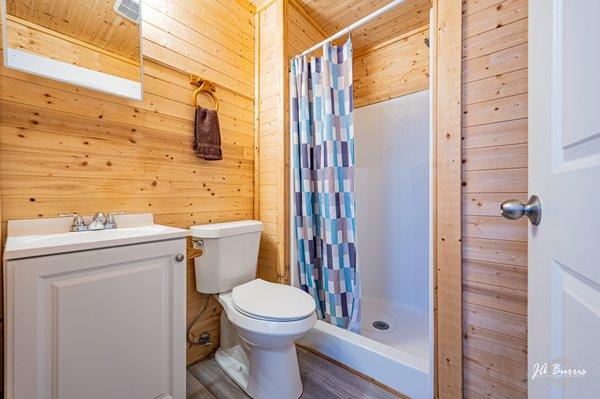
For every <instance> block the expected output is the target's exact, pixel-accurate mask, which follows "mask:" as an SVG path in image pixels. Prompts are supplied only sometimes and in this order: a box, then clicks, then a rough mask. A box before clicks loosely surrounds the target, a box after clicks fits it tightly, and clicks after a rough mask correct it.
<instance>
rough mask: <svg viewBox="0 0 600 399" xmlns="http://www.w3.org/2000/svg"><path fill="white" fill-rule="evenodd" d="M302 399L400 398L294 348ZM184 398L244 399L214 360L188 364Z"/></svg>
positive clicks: (241, 391)
mask: <svg viewBox="0 0 600 399" xmlns="http://www.w3.org/2000/svg"><path fill="white" fill-rule="evenodd" d="M298 363H299V366H300V376H301V377H302V383H303V386H304V392H303V393H302V396H301V398H302V399H371V398H373V399H399V398H400V397H399V396H397V395H394V394H392V393H391V392H389V391H387V390H385V389H383V388H381V387H380V386H378V385H376V384H373V383H372V382H370V381H367V380H365V379H364V378H361V377H359V376H357V375H356V374H353V373H351V372H350V371H348V370H346V369H344V368H342V367H340V366H338V365H336V364H334V363H331V362H329V361H327V360H325V359H323V358H322V357H319V356H317V355H315V354H314V353H311V352H309V351H307V350H305V349H302V348H298ZM187 397H188V399H213V398H217V399H248V396H247V395H246V394H245V393H244V391H243V390H242V389H241V388H239V387H238V386H237V385H236V384H235V383H234V382H233V381H232V380H231V379H230V378H229V377H228V376H227V374H225V372H224V371H223V370H221V368H220V367H219V365H218V364H217V362H216V361H215V359H214V357H213V358H210V359H207V360H204V361H201V362H198V363H195V364H192V365H191V366H189V367H188V372H187Z"/></svg>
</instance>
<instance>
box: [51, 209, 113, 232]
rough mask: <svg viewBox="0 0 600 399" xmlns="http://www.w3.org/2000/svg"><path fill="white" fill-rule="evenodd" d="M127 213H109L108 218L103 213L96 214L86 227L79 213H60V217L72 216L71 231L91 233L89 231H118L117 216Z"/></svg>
mask: <svg viewBox="0 0 600 399" xmlns="http://www.w3.org/2000/svg"><path fill="white" fill-rule="evenodd" d="M124 213H125V212H123V211H121V212H116V213H115V212H109V213H108V215H107V216H105V215H104V213H102V212H96V214H95V215H94V216H92V218H91V219H90V222H89V223H88V224H87V225H86V224H85V220H84V219H83V217H82V216H81V215H80V214H78V213H67V214H64V213H59V216H72V217H73V224H72V225H71V231H73V232H75V231H89V230H107V229H116V228H117V222H116V220H115V214H119V215H122V214H124Z"/></svg>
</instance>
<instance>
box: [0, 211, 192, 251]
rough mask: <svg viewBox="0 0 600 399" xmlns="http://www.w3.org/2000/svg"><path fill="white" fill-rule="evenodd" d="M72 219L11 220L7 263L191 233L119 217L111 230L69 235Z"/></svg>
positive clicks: (143, 218) (148, 217) (145, 217)
mask: <svg viewBox="0 0 600 399" xmlns="http://www.w3.org/2000/svg"><path fill="white" fill-rule="evenodd" d="M72 219H73V218H62V217H61V218H51V219H28V220H10V221H9V222H8V228H7V236H8V237H7V239H6V245H5V247H4V260H10V259H21V258H30V257H34V256H43V255H55V254H62V253H67V252H75V251H85V250H90V249H99V248H108V247H114V246H121V245H131V244H140V243H144V242H151V241H164V240H172V239H176V238H182V237H186V236H187V235H188V234H189V230H186V229H179V228H175V227H169V226H162V225H159V224H154V218H153V216H152V214H132V215H118V216H117V217H116V218H115V219H116V221H117V225H118V226H123V227H118V228H116V229H110V230H96V231H79V232H70V231H69V228H70V225H71V221H72Z"/></svg>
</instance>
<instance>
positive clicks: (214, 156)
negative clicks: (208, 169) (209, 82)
mask: <svg viewBox="0 0 600 399" xmlns="http://www.w3.org/2000/svg"><path fill="white" fill-rule="evenodd" d="M194 150H195V151H196V153H197V154H198V156H199V157H200V158H204V159H206V160H207V161H218V160H220V159H223V154H222V153H221V132H220V131H219V117H218V116H217V111H215V110H214V109H206V108H202V107H197V108H196V123H195V132H194Z"/></svg>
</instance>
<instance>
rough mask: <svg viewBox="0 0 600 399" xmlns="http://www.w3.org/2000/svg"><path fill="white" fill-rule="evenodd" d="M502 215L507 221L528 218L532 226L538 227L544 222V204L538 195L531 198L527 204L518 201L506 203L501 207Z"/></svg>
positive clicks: (512, 200) (513, 200)
mask: <svg viewBox="0 0 600 399" xmlns="http://www.w3.org/2000/svg"><path fill="white" fill-rule="evenodd" d="M500 214H501V215H502V216H504V217H505V218H507V219H511V220H517V219H519V218H521V217H523V216H527V218H528V219H529V221H530V222H531V224H532V225H534V226H537V225H538V224H540V221H541V220H542V203H541V202H540V199H539V198H538V196H537V195H532V196H531V197H529V201H527V203H526V204H523V203H521V201H519V200H516V199H511V200H508V201H504V202H503V203H502V205H500Z"/></svg>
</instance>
